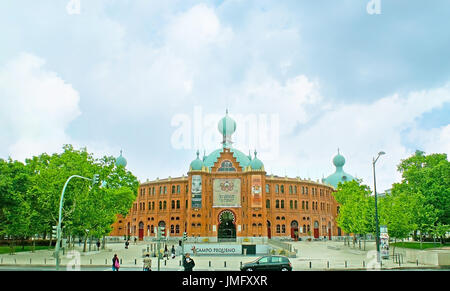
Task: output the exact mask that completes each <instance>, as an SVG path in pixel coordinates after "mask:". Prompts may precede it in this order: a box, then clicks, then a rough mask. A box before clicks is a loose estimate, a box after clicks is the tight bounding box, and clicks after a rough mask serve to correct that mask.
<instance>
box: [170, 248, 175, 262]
mask: <svg viewBox="0 0 450 291" xmlns="http://www.w3.org/2000/svg"><path fill="white" fill-rule="evenodd" d="M171 253H172V259H175V246H174V245H172V250H171Z"/></svg>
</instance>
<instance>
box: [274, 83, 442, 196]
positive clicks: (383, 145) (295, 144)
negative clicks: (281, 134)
mask: <svg viewBox="0 0 450 291" xmlns="http://www.w3.org/2000/svg"><path fill="white" fill-rule="evenodd" d="M447 102H450V86H449V85H445V86H443V87H441V88H437V89H432V90H424V91H420V92H411V93H409V94H407V95H406V96H400V95H398V94H395V95H392V96H388V97H385V98H382V99H379V100H377V101H374V102H372V103H369V104H342V105H336V106H334V107H331V109H329V110H326V111H321V112H320V117H319V118H317V119H316V120H314V121H312V122H310V123H308V124H307V125H308V126H309V127H308V128H307V129H304V130H301V131H300V132H299V134H298V135H296V136H295V137H292V138H286V139H284V140H282V141H281V143H282V146H284V148H282V150H281V153H280V157H279V159H277V160H275V161H269V162H268V163H267V164H268V165H270V167H266V169H271V171H273V172H274V173H277V172H278V173H283V174H284V169H287V171H288V173H291V175H297V174H298V173H299V172H300V176H302V177H305V176H310V177H312V178H322V175H324V176H325V177H326V176H328V175H330V174H332V173H333V172H334V166H333V165H332V163H331V160H332V158H333V156H334V155H335V154H336V153H337V148H338V147H339V148H340V150H341V153H342V154H343V155H344V156H345V158H346V160H347V162H346V165H345V167H344V170H346V172H348V173H349V174H351V175H357V176H358V178H363V181H364V183H366V184H368V185H370V186H373V174H372V159H373V157H376V155H377V153H378V152H379V151H381V150H383V151H385V152H386V155H384V156H382V157H381V158H380V159H379V160H378V162H377V164H376V167H377V168H376V169H377V187H379V189H381V190H385V189H388V188H390V186H391V184H392V183H394V182H397V181H399V179H400V174H399V173H398V172H397V170H396V169H397V168H396V166H397V165H398V163H399V162H400V160H401V159H404V158H406V157H408V156H409V155H411V154H413V153H414V151H415V148H409V147H408V146H407V145H405V144H404V140H403V139H404V132H405V131H411V130H412V131H414V132H420V133H424V131H423V130H420V129H419V127H418V126H419V125H418V124H417V123H416V120H417V119H418V118H419V117H421V116H422V115H423V114H425V113H427V112H430V111H431V110H433V109H436V108H439V107H441V106H442V105H443V104H445V103H447ZM449 128H450V125H447V126H444V127H442V128H439V129H433V130H431V131H428V133H427V134H424V135H422V136H420V135H418V134H415V135H410V137H412V138H411V141H410V142H411V144H413V145H416V146H420V145H423V146H424V149H425V150H426V151H427V149H428V151H431V152H435V151H438V152H448V151H449V148H450V147H449V144H450V143H449V139H450V138H449V131H450V130H449ZM327 169H328V170H327Z"/></svg>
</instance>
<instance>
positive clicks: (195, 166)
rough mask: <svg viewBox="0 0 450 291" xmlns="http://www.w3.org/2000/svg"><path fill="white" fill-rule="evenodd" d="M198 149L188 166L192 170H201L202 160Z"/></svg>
mask: <svg viewBox="0 0 450 291" xmlns="http://www.w3.org/2000/svg"><path fill="white" fill-rule="evenodd" d="M199 154H200V153H199V151H197V158H196V159H195V160H193V161H192V162H191V165H190V168H191V170H192V171H201V170H202V168H203V161H202V160H200V158H199V157H198V156H199Z"/></svg>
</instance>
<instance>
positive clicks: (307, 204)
mask: <svg viewBox="0 0 450 291" xmlns="http://www.w3.org/2000/svg"><path fill="white" fill-rule="evenodd" d="M306 210H308V201H306Z"/></svg>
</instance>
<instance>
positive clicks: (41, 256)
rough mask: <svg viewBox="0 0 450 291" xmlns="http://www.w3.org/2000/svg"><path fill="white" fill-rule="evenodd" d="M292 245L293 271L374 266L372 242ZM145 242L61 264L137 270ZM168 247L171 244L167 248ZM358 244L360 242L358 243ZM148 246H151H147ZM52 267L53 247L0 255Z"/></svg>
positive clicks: (3, 261) (203, 264)
mask: <svg viewBox="0 0 450 291" xmlns="http://www.w3.org/2000/svg"><path fill="white" fill-rule="evenodd" d="M290 244H292V246H293V248H295V249H296V250H297V257H296V258H290V261H291V263H292V266H293V269H294V270H297V271H298V270H350V269H353V270H354V269H368V268H377V267H378V266H377V265H376V257H375V252H374V250H375V243H374V242H367V243H366V251H364V250H359V248H358V245H356V247H355V248H353V247H352V246H350V247H348V246H345V245H344V243H343V242H337V241H313V242H307V241H300V242H290ZM147 245H148V244H147V243H146V242H139V243H138V244H137V245H135V244H134V243H132V244H130V246H129V249H125V247H124V244H122V243H109V244H108V245H107V250H100V251H92V252H88V253H83V252H82V248H80V247H78V245H77V246H76V251H77V252H78V253H77V255H78V254H79V256H78V257H74V256H73V255H72V256H70V255H69V253H67V252H66V253H65V254H64V255H63V254H62V252H61V266H62V268H65V266H66V265H69V266H70V265H73V264H74V263H75V262H76V260H80V261H81V266H83V267H89V266H91V267H106V268H105V270H107V269H108V267H109V266H111V265H112V257H113V256H114V254H117V255H118V257H119V259H121V260H122V264H121V266H122V267H124V268H132V269H136V270H139V269H140V268H141V267H142V250H143V249H147ZM171 247H172V245H171V244H169V245H168V248H169V250H170V248H171ZM361 247H362V244H361ZM149 248H151V247H150V246H149ZM191 256H192V257H193V258H194V260H195V264H196V266H195V268H194V270H197V271H199V270H204V271H237V270H239V269H240V266H241V263H246V262H250V261H252V260H254V259H256V258H257V257H258V256H201V255H194V254H191ZM180 260H181V256H177V257H176V258H175V259H168V260H167V259H166V260H161V261H160V269H161V270H172V271H175V270H182V267H181V266H180ZM2 265H3V266H7V265H9V266H55V259H54V258H53V250H40V251H36V252H34V253H31V252H22V253H16V254H15V255H8V254H3V255H0V266H2ZM157 266H158V259H157V258H155V257H152V269H153V270H157ZM382 267H383V269H385V268H386V269H391V268H399V267H402V268H423V267H434V266H425V265H416V264H415V263H407V262H403V263H402V264H401V265H399V264H398V263H394V262H393V260H392V259H390V260H383V264H382Z"/></svg>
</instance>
